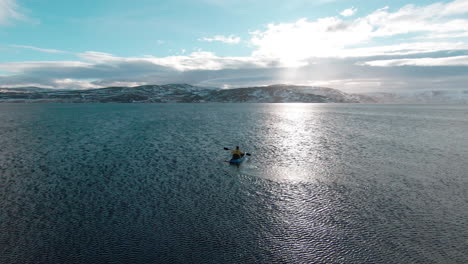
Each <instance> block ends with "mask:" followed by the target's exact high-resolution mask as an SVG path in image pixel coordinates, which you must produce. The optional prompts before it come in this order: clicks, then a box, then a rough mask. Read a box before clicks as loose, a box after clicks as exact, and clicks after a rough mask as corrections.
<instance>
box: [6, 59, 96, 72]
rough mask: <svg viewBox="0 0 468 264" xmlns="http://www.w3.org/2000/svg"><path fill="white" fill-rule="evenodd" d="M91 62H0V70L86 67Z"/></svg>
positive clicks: (17, 70)
mask: <svg viewBox="0 0 468 264" xmlns="http://www.w3.org/2000/svg"><path fill="white" fill-rule="evenodd" d="M90 65H91V64H89V63H85V62H81V61H23V62H3V63H0V70H3V71H6V72H12V73H24V72H27V71H31V70H35V69H41V68H49V67H51V68H62V69H64V68H75V67H88V66H90Z"/></svg>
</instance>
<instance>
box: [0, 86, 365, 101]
mask: <svg viewBox="0 0 468 264" xmlns="http://www.w3.org/2000/svg"><path fill="white" fill-rule="evenodd" d="M0 101H3V102H5V101H13V102H76V103H82V102H100V103H107V102H120V103H136V102H137V103H170V102H176V103H193V102H198V103H200V102H221V103H223V102H233V103H234V102H236V103H239V102H248V103H292V102H304V103H360V102H366V103H369V102H374V101H373V99H372V98H371V97H368V96H362V95H356V94H347V93H344V92H341V91H339V90H336V89H331V88H324V87H312V86H294V85H271V86H258V87H246V88H235V89H219V88H206V87H198V86H192V85H189V84H167V85H142V86H137V87H108V88H100V89H89V90H51V89H42V88H37V87H29V88H14V89H8V88H4V89H1V90H0Z"/></svg>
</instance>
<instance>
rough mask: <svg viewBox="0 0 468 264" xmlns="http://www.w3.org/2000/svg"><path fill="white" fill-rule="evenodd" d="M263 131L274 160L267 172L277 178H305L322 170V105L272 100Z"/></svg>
mask: <svg viewBox="0 0 468 264" xmlns="http://www.w3.org/2000/svg"><path fill="white" fill-rule="evenodd" d="M270 107H271V108H272V109H271V110H273V111H272V116H273V117H272V118H273V120H272V122H269V124H268V125H269V127H268V129H269V133H268V135H266V137H267V142H265V143H266V145H268V146H269V147H270V148H271V152H272V155H273V156H274V157H275V163H274V164H272V166H271V167H270V168H269V169H268V172H267V173H266V174H267V175H269V177H270V178H271V177H273V178H275V179H277V180H290V181H308V180H312V179H314V178H316V176H317V175H316V173H317V172H318V173H322V172H323V168H322V167H323V166H322V165H323V163H322V160H321V156H322V155H323V153H322V151H321V150H322V149H323V148H322V147H321V144H322V143H323V138H324V135H323V132H322V118H321V115H322V114H321V112H322V111H321V108H322V106H320V105H318V104H300V103H291V104H272V105H270Z"/></svg>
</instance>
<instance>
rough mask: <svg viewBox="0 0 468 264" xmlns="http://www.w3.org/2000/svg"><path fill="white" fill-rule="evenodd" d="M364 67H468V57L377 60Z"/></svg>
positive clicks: (367, 63)
mask: <svg viewBox="0 0 468 264" xmlns="http://www.w3.org/2000/svg"><path fill="white" fill-rule="evenodd" d="M363 65H369V66H378V67H389V66H468V56H453V57H445V58H417V59H395V60H375V61H368V62H365V63H363Z"/></svg>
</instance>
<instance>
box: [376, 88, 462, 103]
mask: <svg viewBox="0 0 468 264" xmlns="http://www.w3.org/2000/svg"><path fill="white" fill-rule="evenodd" d="M367 95H368V96H370V97H372V98H374V99H375V100H376V102H378V103H387V104H392V103H398V104H402V103H407V104H468V90H426V91H416V92H397V93H368V94H367Z"/></svg>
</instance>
